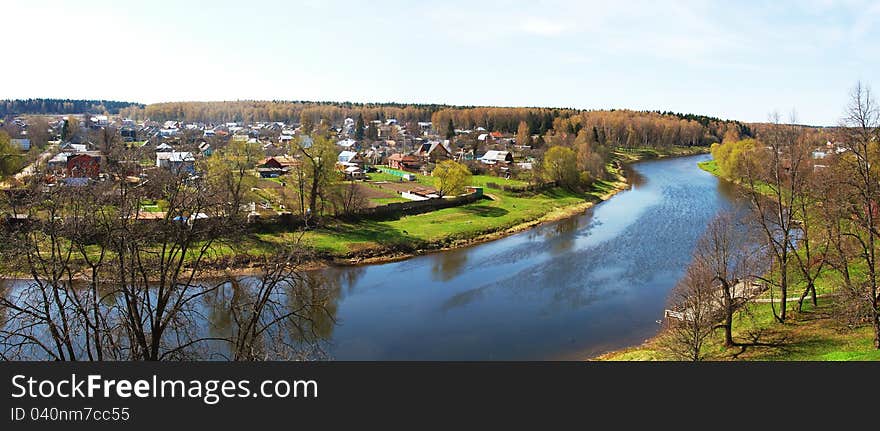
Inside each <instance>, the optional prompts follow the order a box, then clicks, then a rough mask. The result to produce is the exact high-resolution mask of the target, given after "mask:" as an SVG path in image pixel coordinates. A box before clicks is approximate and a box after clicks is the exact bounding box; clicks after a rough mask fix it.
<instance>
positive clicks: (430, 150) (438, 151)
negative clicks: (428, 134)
mask: <svg viewBox="0 0 880 431" xmlns="http://www.w3.org/2000/svg"><path fill="white" fill-rule="evenodd" d="M413 155H414V156H416V157H419V158H421V159H423V160H425V161H427V162H431V163H437V162H439V161H442V160H447V159H451V158H452V151H450V150H449V147H447V146H446V144H444V143H442V142H440V141H430V142H425V143H424V144H422V145H421V146H419V148H418V149H417V150H416V152H415V153H413Z"/></svg>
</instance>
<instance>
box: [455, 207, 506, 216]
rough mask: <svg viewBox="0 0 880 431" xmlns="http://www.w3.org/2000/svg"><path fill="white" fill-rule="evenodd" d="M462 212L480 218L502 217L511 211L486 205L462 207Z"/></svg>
mask: <svg viewBox="0 0 880 431" xmlns="http://www.w3.org/2000/svg"><path fill="white" fill-rule="evenodd" d="M461 210H462V211H464V212H465V213H468V214H470V215H475V216H478V217H502V216H505V215H507V214H508V213H510V211H508V210H506V209H504V208H498V207H490V206H486V205H477V206H466V207H462V208H461Z"/></svg>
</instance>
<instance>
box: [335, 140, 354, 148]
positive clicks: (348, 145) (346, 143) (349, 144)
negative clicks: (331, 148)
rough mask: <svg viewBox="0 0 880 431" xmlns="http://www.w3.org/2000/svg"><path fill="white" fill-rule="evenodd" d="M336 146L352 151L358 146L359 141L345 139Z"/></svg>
mask: <svg viewBox="0 0 880 431" xmlns="http://www.w3.org/2000/svg"><path fill="white" fill-rule="evenodd" d="M336 145H339V146H340V147H342V148H345V149H346V150H350V149H352V148H355V147H356V146H357V141H355V140H354V139H343V140H341V141H339V142H337V143H336Z"/></svg>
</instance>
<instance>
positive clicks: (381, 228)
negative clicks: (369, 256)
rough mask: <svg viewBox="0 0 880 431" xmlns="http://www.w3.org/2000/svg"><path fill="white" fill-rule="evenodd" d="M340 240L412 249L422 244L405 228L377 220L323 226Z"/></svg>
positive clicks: (422, 242)
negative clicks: (394, 226) (400, 228)
mask: <svg viewBox="0 0 880 431" xmlns="http://www.w3.org/2000/svg"><path fill="white" fill-rule="evenodd" d="M324 230H325V231H328V232H331V233H332V234H333V235H334V236H335V237H338V238H339V239H340V240H342V241H350V242H375V243H378V244H381V245H384V246H393V247H394V248H395V249H400V250H411V249H412V250H414V249H417V248H419V247H423V246H424V241H422V240H420V239H418V238H415V237H413V236H412V235H410V234H409V232H407V231H405V230H398V229H395V228H393V227H391V226H388V225H387V224H384V223H381V222H379V221H377V220H361V221H359V222H357V223H344V224H338V225H334V226H330V227H325V228H324Z"/></svg>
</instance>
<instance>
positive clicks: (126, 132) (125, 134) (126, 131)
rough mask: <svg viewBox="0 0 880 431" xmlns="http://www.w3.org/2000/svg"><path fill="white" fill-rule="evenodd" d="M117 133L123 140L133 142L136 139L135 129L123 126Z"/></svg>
mask: <svg viewBox="0 0 880 431" xmlns="http://www.w3.org/2000/svg"><path fill="white" fill-rule="evenodd" d="M119 135H120V136H122V140H123V141H125V142H134V141H136V140H137V129H135V128H134V127H129V126H125V127H123V128H122V129H120V130H119Z"/></svg>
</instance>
